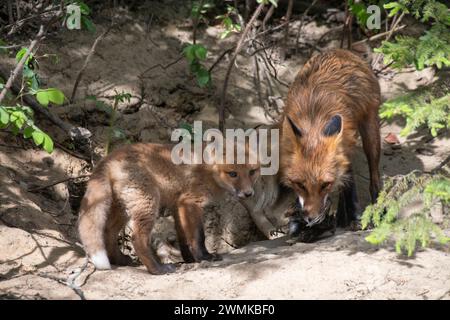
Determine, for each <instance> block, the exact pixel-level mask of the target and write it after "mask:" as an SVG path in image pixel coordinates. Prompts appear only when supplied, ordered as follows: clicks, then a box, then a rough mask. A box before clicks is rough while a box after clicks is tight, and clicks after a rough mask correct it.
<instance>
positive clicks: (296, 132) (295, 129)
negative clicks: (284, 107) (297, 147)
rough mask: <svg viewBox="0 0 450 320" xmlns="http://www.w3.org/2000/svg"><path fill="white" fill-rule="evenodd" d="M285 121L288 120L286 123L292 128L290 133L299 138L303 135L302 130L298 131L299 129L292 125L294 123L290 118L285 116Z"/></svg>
mask: <svg viewBox="0 0 450 320" xmlns="http://www.w3.org/2000/svg"><path fill="white" fill-rule="evenodd" d="M286 119H287V120H288V122H289V124H290V126H291V128H292V131H294V134H295V135H296V136H297V137H299V138H301V137H302V135H303V134H302V130H300V128H299V127H297V125H296V124H295V123H294V121H292V119H291V118H289V116H286Z"/></svg>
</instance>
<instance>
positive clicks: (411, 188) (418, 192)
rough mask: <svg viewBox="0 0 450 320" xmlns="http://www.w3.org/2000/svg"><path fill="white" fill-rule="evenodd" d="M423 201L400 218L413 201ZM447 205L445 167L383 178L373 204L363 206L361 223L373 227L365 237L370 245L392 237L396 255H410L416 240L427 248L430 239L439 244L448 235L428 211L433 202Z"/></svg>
mask: <svg viewBox="0 0 450 320" xmlns="http://www.w3.org/2000/svg"><path fill="white" fill-rule="evenodd" d="M417 202H419V203H422V206H420V208H419V209H417V210H416V211H415V212H412V213H409V215H408V216H407V217H402V218H400V217H399V214H400V212H401V209H402V208H404V207H406V206H408V205H411V204H413V203H417ZM439 204H440V205H442V206H448V205H450V174H449V172H448V168H446V170H442V172H441V173H438V174H423V173H421V172H418V171H413V172H411V173H409V174H407V175H405V176H399V177H390V178H388V179H387V181H385V185H384V188H383V190H382V191H381V192H380V194H379V197H378V200H377V202H376V203H375V204H373V205H370V206H368V207H367V208H366V210H365V212H364V214H363V217H362V226H363V228H367V227H368V226H369V224H372V225H373V226H374V227H375V228H374V230H373V231H372V232H371V233H370V234H369V235H368V236H367V237H366V240H367V241H368V242H370V243H372V244H377V245H378V244H381V243H383V242H385V241H387V240H388V239H394V240H395V248H396V251H397V253H398V254H402V253H405V252H406V254H407V255H408V256H411V255H412V254H413V253H414V251H415V249H416V247H417V244H418V243H419V244H420V245H421V246H422V247H427V246H428V245H430V243H432V242H437V243H440V244H442V245H444V244H447V243H449V242H450V238H449V237H448V236H446V235H445V234H444V232H443V231H442V229H441V228H440V227H439V226H438V225H436V224H435V223H433V221H432V220H431V216H430V212H431V210H432V208H433V207H434V206H436V205H439Z"/></svg>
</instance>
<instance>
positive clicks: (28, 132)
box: [23, 127, 34, 139]
mask: <svg viewBox="0 0 450 320" xmlns="http://www.w3.org/2000/svg"><path fill="white" fill-rule="evenodd" d="M33 132H34V128H33V127H26V128H25V129H24V130H23V137H24V138H26V139H28V138H31V136H32V134H33Z"/></svg>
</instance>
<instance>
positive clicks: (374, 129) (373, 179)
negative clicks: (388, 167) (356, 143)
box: [359, 108, 381, 203]
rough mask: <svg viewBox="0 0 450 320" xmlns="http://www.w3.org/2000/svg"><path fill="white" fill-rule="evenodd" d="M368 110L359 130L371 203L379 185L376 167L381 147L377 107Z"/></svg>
mask: <svg viewBox="0 0 450 320" xmlns="http://www.w3.org/2000/svg"><path fill="white" fill-rule="evenodd" d="M369 110H373V111H372V112H370V113H369V114H368V115H367V119H365V120H364V121H362V122H361V125H360V126H359V132H360V134H361V140H362V144H363V148H364V153H365V154H366V157H367V161H368V163H369V173H370V188H369V189H370V196H371V198H372V203H375V202H376V200H377V198H378V193H379V192H380V185H381V182H380V171H379V169H378V166H379V163H380V149H381V138H380V120H379V117H378V108H371V109H369Z"/></svg>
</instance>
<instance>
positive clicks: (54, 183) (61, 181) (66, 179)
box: [27, 174, 91, 192]
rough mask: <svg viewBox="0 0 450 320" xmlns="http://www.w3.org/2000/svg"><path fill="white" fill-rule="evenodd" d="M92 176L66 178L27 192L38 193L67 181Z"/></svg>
mask: <svg viewBox="0 0 450 320" xmlns="http://www.w3.org/2000/svg"><path fill="white" fill-rule="evenodd" d="M90 176H91V175H90V174H84V175H81V176H78V177H69V178H64V179H61V180H58V181H55V182H52V183H50V184H46V185H43V186H40V187H36V188H30V189H28V190H27V191H28V192H36V191H39V190H43V189H47V188H50V187H53V186H56V185H57V184H60V183H64V182H67V181H70V180H76V179H83V178H88V177H90Z"/></svg>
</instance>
